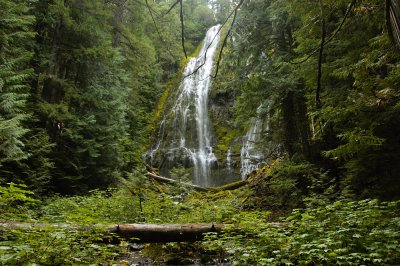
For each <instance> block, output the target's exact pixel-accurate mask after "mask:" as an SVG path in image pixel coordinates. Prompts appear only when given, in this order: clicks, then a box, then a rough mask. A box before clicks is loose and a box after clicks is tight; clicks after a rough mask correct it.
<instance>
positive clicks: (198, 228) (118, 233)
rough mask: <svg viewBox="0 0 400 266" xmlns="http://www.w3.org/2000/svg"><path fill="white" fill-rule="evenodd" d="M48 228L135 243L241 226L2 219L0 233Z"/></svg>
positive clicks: (190, 238)
mask: <svg viewBox="0 0 400 266" xmlns="http://www.w3.org/2000/svg"><path fill="white" fill-rule="evenodd" d="M270 226H271V227H275V228H279V227H285V226H287V223H270ZM46 227H47V228H62V229H65V230H78V231H79V230H81V231H87V230H90V229H92V228H97V229H99V228H103V229H104V230H105V233H104V241H106V242H108V243H118V242H119V239H120V238H122V239H127V240H129V241H130V242H135V243H166V242H195V241H201V240H203V238H204V234H206V233H217V234H219V233H221V232H222V230H223V229H224V228H229V230H230V231H232V230H234V231H236V230H237V231H238V232H240V226H238V225H232V224H115V225H109V226H106V225H99V224H97V225H92V226H89V227H80V226H77V225H72V224H43V223H24V222H0V232H1V231H4V230H14V229H19V230H27V231H29V230H32V229H44V228H46Z"/></svg>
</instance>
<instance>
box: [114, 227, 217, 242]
mask: <svg viewBox="0 0 400 266" xmlns="http://www.w3.org/2000/svg"><path fill="white" fill-rule="evenodd" d="M224 227H225V225H223V224H119V225H114V226H110V227H108V228H107V229H108V231H110V232H112V233H115V234H116V235H118V236H119V237H121V238H124V239H130V240H131V241H133V242H138V243H164V242H194V241H200V240H202V239H203V237H204V234H205V233H211V232H215V233H220V232H221V230H222V228H224Z"/></svg>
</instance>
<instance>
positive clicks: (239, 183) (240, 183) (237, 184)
mask: <svg viewBox="0 0 400 266" xmlns="http://www.w3.org/2000/svg"><path fill="white" fill-rule="evenodd" d="M248 183H249V180H248V179H246V180H239V181H236V182H232V183H228V184H225V185H222V186H219V187H212V188H210V190H211V191H215V192H219V191H226V190H235V189H238V188H241V187H244V186H245V185H247V184H248Z"/></svg>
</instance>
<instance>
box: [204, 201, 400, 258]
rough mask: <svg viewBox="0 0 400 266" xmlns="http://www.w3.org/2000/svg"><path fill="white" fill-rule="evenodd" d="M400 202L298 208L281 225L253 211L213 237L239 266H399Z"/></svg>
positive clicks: (213, 243) (214, 243) (213, 242)
mask: <svg viewBox="0 0 400 266" xmlns="http://www.w3.org/2000/svg"><path fill="white" fill-rule="evenodd" d="M399 204H400V203H399V202H381V203H380V202H378V201H377V200H364V201H358V202H357V201H356V202H345V201H337V202H335V203H333V204H330V205H326V206H324V207H320V208H316V209H307V210H295V211H293V213H292V214H291V215H290V216H289V217H288V218H287V219H286V220H285V221H286V222H285V223H282V224H280V226H279V227H278V228H276V225H275V226H274V225H273V224H270V223H268V222H266V220H267V219H268V214H262V215H260V214H259V213H254V214H251V213H248V215H247V216H243V217H241V218H242V221H241V223H240V224H239V232H238V229H237V227H232V228H231V229H227V230H226V232H225V234H224V236H223V237H222V238H219V239H216V238H215V237H213V236H209V242H208V245H209V248H210V249H216V248H221V249H222V250H224V251H225V252H226V255H227V256H228V258H230V260H231V261H232V263H233V264H235V265H317V264H318V265H332V264H344V265H349V264H355V265H360V264H368V265H382V264H385V265H397V264H398V263H399V262H400V257H399V254H400V253H399V251H400V243H399V241H398V238H399V232H400V227H399V226H400V224H399V217H398V211H399Z"/></svg>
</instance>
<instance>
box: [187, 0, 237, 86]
mask: <svg viewBox="0 0 400 266" xmlns="http://www.w3.org/2000/svg"><path fill="white" fill-rule="evenodd" d="M243 2H244V0H243V1H241V3H239V5H238V6H236V7H235V9H234V10H232V12H231V13H230V14H229V15H228V17H227V18H226V19H225V21H224V22H223V23H222V25H221V27H220V28H219V29H218V31H217V33H216V34H215V35H214V38H213V40H212V41H211V43H210V44H209V45H208V46H207V48H206V52H205V53H204V61H203V63H202V64H201V65H199V66H198V67H196V69H195V70H193V72H191V73H189V74H187V75H185V76H184V77H183V79H185V78H187V77H189V76H191V75H193V74H195V73H196V72H197V71H199V69H200V68H202V67H203V66H204V64H205V62H206V60H207V52H208V49H209V48H210V46H211V44H212V43H213V42H214V40H215V38H216V37H217V35H218V34H219V33H220V32H221V30H222V28H223V27H224V26H225V24H226V23H227V22H228V20H229V19H230V18H231V17H232V15H234V14H235V13H236V11H237V10H238V9H239V7H240V5H242V4H243ZM231 27H232V24H231ZM229 32H230V30H229ZM229 32H228V33H227V35H229ZM225 39H226V37H225ZM225 42H226V41H225ZM220 53H221V52H220ZM215 77H216V75H215Z"/></svg>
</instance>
